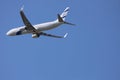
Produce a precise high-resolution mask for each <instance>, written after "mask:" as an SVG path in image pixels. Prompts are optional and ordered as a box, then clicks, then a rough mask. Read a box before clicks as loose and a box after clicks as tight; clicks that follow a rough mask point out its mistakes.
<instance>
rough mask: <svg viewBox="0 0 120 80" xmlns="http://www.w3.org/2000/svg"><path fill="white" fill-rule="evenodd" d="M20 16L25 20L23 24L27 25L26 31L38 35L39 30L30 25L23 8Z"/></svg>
mask: <svg viewBox="0 0 120 80" xmlns="http://www.w3.org/2000/svg"><path fill="white" fill-rule="evenodd" d="M20 15H21V18H22V20H23V23H24V24H25V26H26V27H25V29H26V30H28V31H30V32H32V33H38V32H37V30H36V29H35V28H34V27H33V26H32V24H31V23H30V21H29V20H28V19H27V17H26V16H25V14H24V12H23V8H21V10H20Z"/></svg>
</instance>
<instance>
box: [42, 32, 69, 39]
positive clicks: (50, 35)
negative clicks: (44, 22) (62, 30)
mask: <svg viewBox="0 0 120 80" xmlns="http://www.w3.org/2000/svg"><path fill="white" fill-rule="evenodd" d="M41 35H44V36H49V37H55V38H66V36H67V35H68V33H66V34H65V35H64V36H56V35H52V34H47V33H44V32H42V33H41Z"/></svg>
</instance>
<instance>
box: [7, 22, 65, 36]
mask: <svg viewBox="0 0 120 80" xmlns="http://www.w3.org/2000/svg"><path fill="white" fill-rule="evenodd" d="M61 24H63V23H62V22H58V20H55V21H51V22H46V23H41V24H37V25H33V27H34V28H35V29H36V30H37V31H39V32H41V31H45V30H50V29H53V28H56V27H58V26H60V25H61ZM18 32H20V34H17V33H18ZM28 33H31V32H29V31H27V30H26V29H25V26H22V27H18V28H13V29H11V30H9V31H8V32H7V33H6V35H8V36H16V35H22V34H28Z"/></svg>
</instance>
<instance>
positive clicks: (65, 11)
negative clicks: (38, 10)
mask: <svg viewBox="0 0 120 80" xmlns="http://www.w3.org/2000/svg"><path fill="white" fill-rule="evenodd" d="M69 9H70V7H66V9H65V10H64V11H63V13H62V14H61V15H60V17H61V18H62V19H63V21H65V17H66V16H67V14H68V12H69Z"/></svg>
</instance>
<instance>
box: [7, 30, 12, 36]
mask: <svg viewBox="0 0 120 80" xmlns="http://www.w3.org/2000/svg"><path fill="white" fill-rule="evenodd" d="M6 35H7V36H14V33H13V32H12V31H11V30H10V31H8V32H7V33H6Z"/></svg>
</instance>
